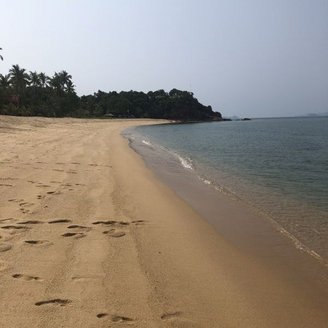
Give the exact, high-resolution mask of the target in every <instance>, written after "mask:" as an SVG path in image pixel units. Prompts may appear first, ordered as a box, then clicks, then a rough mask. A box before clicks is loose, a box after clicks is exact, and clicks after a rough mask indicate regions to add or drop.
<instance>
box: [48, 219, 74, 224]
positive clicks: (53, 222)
mask: <svg viewBox="0 0 328 328" xmlns="http://www.w3.org/2000/svg"><path fill="white" fill-rule="evenodd" d="M71 222H72V221H71V220H69V219H55V220H52V221H49V222H48V223H49V224H56V223H71Z"/></svg>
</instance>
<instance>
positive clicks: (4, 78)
mask: <svg viewBox="0 0 328 328" xmlns="http://www.w3.org/2000/svg"><path fill="white" fill-rule="evenodd" d="M9 87H10V74H6V75H2V74H0V88H1V89H3V90H7V89H8V88H9Z"/></svg>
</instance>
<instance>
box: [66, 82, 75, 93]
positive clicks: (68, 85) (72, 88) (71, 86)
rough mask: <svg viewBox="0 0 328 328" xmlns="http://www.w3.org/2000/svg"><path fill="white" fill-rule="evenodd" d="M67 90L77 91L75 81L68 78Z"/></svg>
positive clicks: (68, 91) (70, 91)
mask: <svg viewBox="0 0 328 328" xmlns="http://www.w3.org/2000/svg"><path fill="white" fill-rule="evenodd" d="M65 91H66V92H67V93H75V85H74V83H73V82H72V80H68V81H67V82H66V87H65Z"/></svg>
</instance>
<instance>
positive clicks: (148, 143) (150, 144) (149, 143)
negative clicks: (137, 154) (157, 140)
mask: <svg viewBox="0 0 328 328" xmlns="http://www.w3.org/2000/svg"><path fill="white" fill-rule="evenodd" d="M142 143H143V144H144V145H146V146H149V147H151V146H152V143H151V142H150V141H147V140H142Z"/></svg>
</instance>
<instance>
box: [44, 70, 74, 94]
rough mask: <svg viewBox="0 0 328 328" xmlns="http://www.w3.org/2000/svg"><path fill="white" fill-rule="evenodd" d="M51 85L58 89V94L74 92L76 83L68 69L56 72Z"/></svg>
mask: <svg viewBox="0 0 328 328" xmlns="http://www.w3.org/2000/svg"><path fill="white" fill-rule="evenodd" d="M50 86H51V87H53V88H54V89H55V90H56V92H57V94H60V93H63V92H73V91H74V84H73V82H72V75H70V74H68V73H67V72H66V71H61V72H59V73H55V74H54V76H53V77H52V78H51V79H50Z"/></svg>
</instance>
